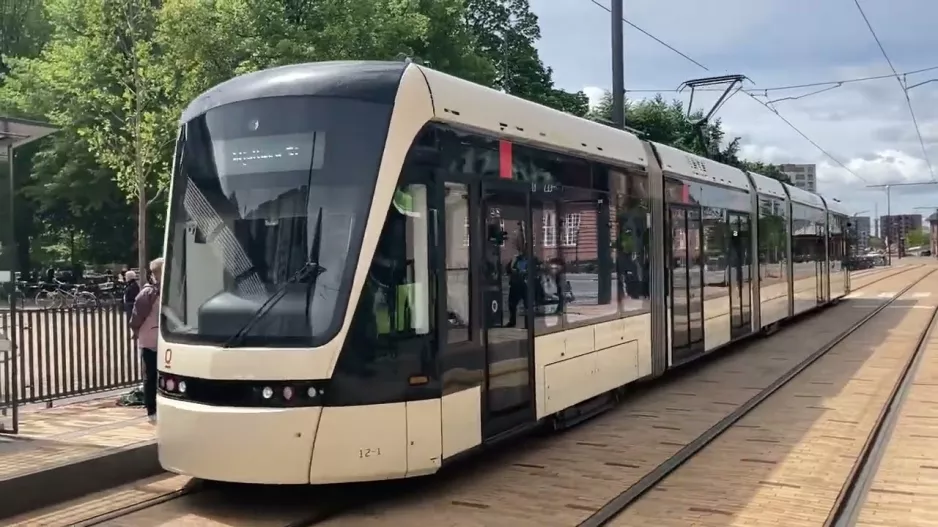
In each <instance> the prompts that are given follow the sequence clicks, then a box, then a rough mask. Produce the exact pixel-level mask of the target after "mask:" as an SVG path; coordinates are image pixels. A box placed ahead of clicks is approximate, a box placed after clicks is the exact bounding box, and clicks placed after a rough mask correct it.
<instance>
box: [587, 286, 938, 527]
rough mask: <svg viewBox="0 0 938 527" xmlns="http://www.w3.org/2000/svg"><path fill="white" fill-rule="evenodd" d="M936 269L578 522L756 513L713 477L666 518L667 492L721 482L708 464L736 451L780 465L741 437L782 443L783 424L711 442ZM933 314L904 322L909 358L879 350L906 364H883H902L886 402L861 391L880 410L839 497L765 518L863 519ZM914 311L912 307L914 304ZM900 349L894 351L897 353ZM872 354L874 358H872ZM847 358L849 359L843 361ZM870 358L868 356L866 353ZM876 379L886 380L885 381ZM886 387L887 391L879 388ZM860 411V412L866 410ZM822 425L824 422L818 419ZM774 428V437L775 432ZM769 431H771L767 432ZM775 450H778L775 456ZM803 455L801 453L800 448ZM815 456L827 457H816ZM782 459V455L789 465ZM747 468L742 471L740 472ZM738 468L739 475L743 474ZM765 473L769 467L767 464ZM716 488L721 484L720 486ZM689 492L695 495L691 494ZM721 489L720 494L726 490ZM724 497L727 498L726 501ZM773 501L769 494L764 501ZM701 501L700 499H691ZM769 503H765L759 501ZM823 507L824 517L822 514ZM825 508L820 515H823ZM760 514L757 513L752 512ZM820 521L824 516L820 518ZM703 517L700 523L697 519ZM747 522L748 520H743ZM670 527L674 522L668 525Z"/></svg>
mask: <svg viewBox="0 0 938 527" xmlns="http://www.w3.org/2000/svg"><path fill="white" fill-rule="evenodd" d="M935 272H936V270H932V271H930V272H928V273H927V274H925V275H924V276H921V277H919V278H918V279H917V280H915V281H914V282H913V283H912V284H909V285H908V286H907V287H905V288H904V289H903V290H902V291H900V292H899V293H897V294H896V295H894V296H893V297H891V298H890V299H888V300H887V301H886V302H884V303H882V304H881V305H879V306H878V307H877V308H876V309H874V310H873V311H872V312H870V313H868V314H866V315H865V316H864V317H863V318H862V319H861V320H860V321H858V322H857V323H855V324H853V325H852V326H851V327H850V328H848V329H847V330H846V331H844V332H843V333H842V334H840V335H838V336H837V337H835V338H834V339H833V340H832V341H831V342H829V343H828V344H827V345H825V346H823V347H822V348H821V349H819V350H817V351H815V352H813V353H812V354H811V355H810V356H808V357H806V358H805V359H804V360H803V361H802V362H800V363H799V364H798V365H797V366H795V367H794V368H792V369H791V370H789V371H788V372H786V374H785V375H783V376H782V377H780V378H779V379H778V380H777V381H776V382H774V383H773V384H772V385H770V386H768V387H766V388H765V389H764V390H762V391H761V392H760V393H758V394H756V395H755V396H753V397H752V398H751V399H749V400H748V401H747V402H746V403H744V404H743V405H741V406H740V407H739V408H737V410H735V411H734V412H732V413H731V414H730V415H728V416H727V417H726V418H724V419H723V420H721V421H720V422H719V423H717V424H715V425H714V426H713V427H712V428H710V429H709V430H707V431H706V432H705V433H704V434H702V435H701V436H699V437H698V438H697V439H695V440H694V441H693V442H691V443H689V444H688V445H686V446H685V447H684V448H682V449H681V450H680V451H678V452H677V453H675V454H674V455H673V456H671V457H669V458H668V459H666V460H665V461H664V462H663V463H661V464H660V465H658V467H656V468H655V470H653V471H651V472H649V473H648V474H647V475H646V476H645V477H643V478H642V479H640V480H639V481H638V482H636V483H635V484H634V485H632V486H631V487H629V488H628V489H626V490H625V491H623V492H622V493H620V494H619V495H618V496H616V497H615V498H613V499H612V500H609V501H608V502H607V503H606V504H605V505H604V506H603V507H601V508H600V509H599V510H598V511H596V512H595V513H594V514H592V515H590V516H589V517H588V518H587V519H585V520H584V521H582V522H580V523H579V524H578V527H600V526H606V525H611V526H625V525H635V524H641V523H644V522H647V521H649V520H650V519H651V518H655V519H658V520H665V521H674V523H673V524H674V525H678V524H681V525H684V524H687V522H688V521H691V519H692V518H693V520H696V521H698V522H699V525H731V524H732V525H735V524H737V523H736V522H735V521H734V520H738V521H743V522H746V521H753V520H754V518H753V517H749V516H745V517H741V516H739V515H738V514H739V511H736V510H733V509H734V506H736V507H738V508H739V509H743V508H744V507H745V506H744V505H740V503H741V502H744V501H746V500H744V499H742V498H741V497H737V498H734V499H730V498H727V497H726V493H723V492H722V485H721V483H719V482H716V483H714V485H713V487H711V489H708V490H707V491H703V492H698V493H694V494H693V495H688V496H686V497H685V499H683V500H682V505H683V506H684V507H683V510H681V511H680V513H678V514H674V515H673V516H674V517H670V518H669V517H668V516H669V514H668V511H671V512H673V511H674V510H679V508H678V507H675V500H674V499H672V498H671V497H670V496H668V497H663V496H666V495H667V494H668V493H673V492H674V491H675V490H677V491H678V492H680V490H683V489H685V488H687V484H686V482H689V481H693V480H696V481H699V477H700V476H702V475H703V474H704V473H707V474H709V475H710V477H711V478H714V479H715V480H720V479H721V476H723V474H721V473H720V471H719V469H717V470H711V469H713V468H714V465H715V464H716V463H721V464H728V463H731V460H730V459H728V454H729V453H730V452H732V453H733V454H735V456H734V457H737V458H739V456H742V457H741V458H739V459H737V460H733V461H736V462H737V463H740V462H742V463H741V464H745V462H751V463H763V464H766V465H769V464H771V465H776V464H778V463H779V461H777V460H776V459H775V458H777V457H778V454H777V451H778V450H779V448H777V447H776V448H774V449H773V447H769V446H766V447H762V448H761V449H757V450H759V452H760V454H759V455H758V457H757V456H753V457H751V458H747V457H746V456H747V455H748V454H749V453H750V452H752V451H753V450H752V449H751V448H750V449H747V448H746V446H744V445H743V444H742V443H743V442H744V441H760V442H765V443H766V444H773V445H774V444H778V443H782V442H784V441H783V440H778V439H775V437H774V435H778V430H769V429H767V428H764V427H762V428H764V430H763V431H764V432H765V433H764V434H762V435H760V436H759V437H754V435H755V433H754V432H749V433H746V432H745V431H741V432H740V433H738V434H737V435H736V437H733V438H731V439H727V440H726V444H724V445H722V448H719V449H718V450H717V449H716V447H715V446H714V443H715V442H717V440H718V439H720V438H721V436H723V434H725V433H727V432H729V431H730V430H731V429H733V428H734V427H739V428H740V429H742V428H744V427H745V428H749V429H759V428H760V426H759V425H758V424H757V423H758V422H759V418H755V419H753V420H752V421H750V424H746V425H743V424H742V421H743V420H744V419H746V418H747V417H749V416H751V415H752V414H753V413H755V412H756V411H757V410H759V409H760V407H761V406H762V405H763V404H764V403H766V402H767V401H769V400H770V398H772V397H774V396H776V395H777V394H778V393H779V392H780V391H781V390H782V389H783V388H785V387H786V385H788V384H789V383H790V382H791V381H793V380H794V379H795V378H796V377H798V376H799V375H802V374H803V373H805V372H806V370H808V369H809V368H811V367H812V366H814V365H815V364H816V363H817V362H818V361H820V360H821V359H824V358H825V357H826V356H828V354H830V353H831V352H832V351H833V350H837V349H840V350H843V351H842V353H843V354H842V355H839V356H838V358H840V357H847V356H848V354H849V350H845V349H844V347H845V346H846V345H847V344H848V342H847V341H848V339H850V338H851V337H853V336H854V335H855V334H857V333H858V332H859V331H861V330H866V329H869V327H870V324H871V322H872V321H874V320H876V317H877V316H881V314H882V313H883V312H884V310H886V309H887V308H889V307H890V306H892V305H893V304H894V303H895V302H896V301H898V300H899V299H900V298H902V297H904V296H905V295H906V294H907V293H909V292H910V291H912V290H913V289H915V288H916V287H917V286H919V285H920V284H922V283H923V282H925V281H926V280H929V279H931V282H932V287H931V289H935V285H938V280H935V278H936V277H938V275H935ZM927 308H928V312H927V313H925V314H916V315H917V316H915V317H911V316H910V318H914V319H915V320H913V321H911V322H909V321H906V322H905V324H906V325H907V326H910V327H912V328H913V329H911V330H909V329H906V327H903V328H902V329H901V331H902V332H903V333H907V332H909V331H915V332H916V333H917V335H916V337H915V339H914V343H913V345H912V346H907V347H903V350H905V352H906V353H905V355H907V356H905V357H901V359H899V358H898V357H895V356H886V352H885V351H880V352H879V353H880V354H881V355H884V357H881V363H882V364H884V365H885V364H886V363H887V360H885V359H894V360H891V361H888V362H893V363H894V362H901V367H899V368H895V367H891V368H889V367H886V366H881V369H883V370H889V371H884V372H883V374H882V375H883V377H888V376H889V373H891V372H892V370H896V369H898V370H899V371H898V372H897V373H896V379H895V381H894V382H893V383H891V384H890V387H891V388H890V390H889V394H888V395H887V396H886V397H885V401H884V402H882V403H880V404H878V405H876V404H875V403H874V402H872V400H873V399H875V397H873V394H863V395H869V396H870V397H869V399H870V400H871V402H870V403H869V404H870V405H875V407H876V408H878V409H879V412H878V415H877V416H876V418H875V421H874V422H873V423H871V425H870V430H869V432H868V433H867V434H863V436H864V437H862V439H864V443H863V446H862V447H861V449H860V450H859V452H858V453H857V454H856V455H855V461H854V462H853V463H852V464H851V468H850V470H849V473H848V474H847V475H846V477H845V478H844V480H843V481H844V483H843V485H842V486H840V491H839V493H838V494H837V495H836V498H832V499H830V500H826V501H825V499H824V498H825V497H824V496H823V493H818V494H819V495H818V494H815V495H813V496H810V498H814V500H811V499H803V500H802V505H803V506H804V508H805V509H804V510H798V509H796V508H795V504H796V503H797V501H795V500H794V499H792V497H788V499H787V500H783V501H786V502H787V503H790V504H791V505H792V510H790V511H787V512H783V513H781V514H780V512H781V511H774V512H771V513H768V514H763V516H764V518H763V519H765V520H766V521H768V522H772V521H778V517H782V518H785V521H786V523H787V524H790V525H818V524H823V525H824V526H825V527H846V526H849V525H854V524H855V523H856V518H857V517H858V515H859V513H860V511H861V509H862V506H863V503H864V497H865V494H866V492H867V491H868V490H869V486H870V484H871V482H872V479H873V477H874V476H875V474H876V468H877V466H878V461H879V459H880V458H881V456H882V453H883V451H884V450H885V447H886V446H887V445H888V442H889V438H890V435H891V432H892V430H893V429H894V426H895V421H896V419H897V417H898V413H899V411H900V409H901V405H902V402H903V400H904V397H905V394H906V393H907V391H908V389H909V386H910V385H911V382H912V379H913V378H914V376H915V372H916V369H917V366H918V364H919V362H920V361H921V358H922V354H923V350H924V349H925V344H926V342H927V340H928V338H929V337H930V335H931V333H932V331H933V329H934V326H935V322H936V319H938V306H927ZM909 311H912V310H911V309H910V310H909ZM903 350H900V351H899V352H898V354H899V355H901V354H902V351H903ZM896 354H897V353H893V355H896ZM871 358H872V357H871ZM845 360H846V359H845ZM863 360H869V359H863ZM852 380H854V381H857V380H862V381H869V382H870V383H874V382H876V381H875V380H873V379H857V378H853V379H852ZM811 384H832V383H823V382H818V381H814V382H812V383H811ZM877 384H882V383H881V382H879V383H877ZM869 391H873V392H877V390H875V389H870V390H869ZM880 391H882V390H880ZM791 396H792V397H795V398H797V397H812V395H810V394H792V395H791ZM809 408H817V409H823V410H825V411H833V410H835V408H827V407H822V406H815V407H812V406H809ZM770 411H776V412H777V411H781V410H780V408H778V407H776V408H773V409H771V410H765V412H766V413H768V412H770ZM861 413H862V412H861ZM832 421H835V422H837V423H845V424H848V425H850V426H854V425H856V427H857V428H862V426H861V421H862V419H857V420H856V421H848V420H845V419H834V420H832ZM818 426H820V425H818ZM773 434H774V435H773ZM847 435H849V434H844V435H840V436H834V435H827V436H823V437H827V438H829V439H833V440H838V441H842V442H852V440H853V438H852V437H845V436H847ZM770 436H771V437H770ZM708 449H714V450H713V451H712V452H711V455H710V457H709V458H708V459H706V460H704V459H700V463H699V464H698V466H696V467H694V468H693V469H691V468H686V467H689V466H690V464H691V463H693V462H696V461H697V460H698V459H699V456H700V455H702V453H704V452H707V450H708ZM847 450H848V449H847V448H845V449H844V450H842V452H847ZM773 454H774V455H773ZM802 455H804V452H802ZM840 457H845V458H846V457H849V458H853V457H854V455H853V454H848V453H842V454H840ZM817 461H822V459H817ZM784 462H785V461H783V463H784ZM801 462H803V461H801ZM682 470H683V471H685V474H684V478H683V479H680V480H678V481H676V482H674V483H673V486H672V485H668V486H667V487H666V486H665V485H664V483H665V482H666V480H667V479H668V478H670V477H672V476H674V475H675V474H676V473H679V472H680V471H682ZM735 470H738V469H729V470H724V471H723V472H725V473H726V474H727V475H728V474H729V473H730V472H734V471H735ZM742 471H744V470H738V472H742ZM738 472H737V474H738ZM765 472H769V471H768V470H766V471H765ZM774 473H775V474H779V473H781V474H784V473H785V467H781V468H775V469H774ZM768 479H769V478H766V480H762V481H759V483H760V484H765V485H773V486H776V487H785V488H788V489H801V486H800V485H797V484H795V481H800V479H810V477H808V478H804V477H802V478H798V477H794V476H793V477H792V478H791V479H787V480H784V481H767V480H768ZM734 483H738V484H740V485H741V486H745V485H746V483H747V482H746V480H745V478H739V479H738V480H736V481H735V482H734ZM718 489H719V490H718ZM656 490H657V491H661V492H659V493H652V492H651V491H656ZM751 493H752V494H757V491H755V490H753V491H752V492H751ZM793 493H795V494H799V492H798V491H793ZM689 494H690V493H689ZM721 494H722V495H721ZM800 495H801V497H803V498H809V496H805V491H801V492H800ZM646 496H648V497H649V498H648V499H650V500H651V502H649V503H648V504H647V505H646V506H645V507H641V505H642V503H643V501H642V500H643V499H644V498H645V497H646ZM721 498H722V499H721ZM763 501H768V500H763ZM724 503H727V504H730V503H731V504H732V505H731V506H724ZM694 504H696V505H694ZM759 505H762V506H765V504H764V503H762V504H759ZM759 505H753V504H751V503H750V504H749V506H752V507H758V506H759ZM632 507H635V508H638V509H639V510H638V511H636V512H635V513H634V514H631V515H628V516H626V513H628V512H630V509H631V508H632ZM825 511H826V519H825V515H824V514H823V512H825ZM819 513H820V514H819ZM753 514H756V515H758V513H753ZM817 520H821V521H817ZM697 524H698V523H695V525H697ZM744 524H747V525H748V523H744ZM666 525H672V523H666Z"/></svg>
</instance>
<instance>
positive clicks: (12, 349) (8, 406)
mask: <svg viewBox="0 0 938 527" xmlns="http://www.w3.org/2000/svg"><path fill="white" fill-rule="evenodd" d="M9 299H10V318H9V321H8V322H7V324H5V328H0V329H3V331H0V357H2V360H3V362H4V363H5V364H4V368H3V371H4V373H6V379H3V381H4V382H3V387H4V392H5V393H2V394H0V397H2V401H3V402H4V403H5V404H4V409H3V414H4V415H6V414H7V411H8V410H9V413H10V419H11V420H12V423H11V426H12V430H10V431H9V433H12V434H17V433H19V395H18V393H17V392H18V386H17V366H18V364H17V362H18V361H17V360H16V306H15V305H14V303H15V302H16V296H15V294H13V295H10V296H9ZM4 428H5V427H4V426H3V423H0V432H6V430H4Z"/></svg>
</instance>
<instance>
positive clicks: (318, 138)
mask: <svg viewBox="0 0 938 527" xmlns="http://www.w3.org/2000/svg"><path fill="white" fill-rule="evenodd" d="M389 117H390V108H389V107H388V106H386V105H381V104H377V103H371V102H365V101H358V100H349V99H331V98H317V97H278V98H268V99H258V100H251V101H245V102H239V103H234V104H229V105H225V106H222V107H219V108H215V109H212V110H210V111H208V112H207V113H206V114H204V115H201V116H199V117H197V118H195V119H193V120H192V121H190V122H188V123H186V124H185V125H184V126H183V128H182V130H181V132H180V138H179V142H178V145H177V151H176V167H175V170H174V173H173V185H172V188H173V190H172V204H171V206H170V214H169V218H168V219H167V223H168V225H169V243H168V245H167V247H166V266H165V270H164V281H165V286H164V288H163V291H164V292H163V309H162V312H161V313H162V328H163V335H164V338H167V339H168V340H171V341H192V342H201V343H215V344H223V343H231V342H234V341H236V342H237V345H238V346H273V345H277V346H316V345H320V344H323V343H325V342H327V341H328V340H330V339H331V338H332V337H333V336H334V335H335V334H336V333H337V332H338V329H339V327H341V324H342V318H343V315H344V313H345V308H346V306H347V304H348V298H349V292H350V289H351V282H352V274H353V273H354V268H355V266H356V264H357V262H358V253H359V249H360V247H361V240H362V237H363V232H364V227H365V222H366V220H367V217H368V209H369V205H370V203H371V199H370V198H371V196H372V194H373V193H374V188H375V181H376V179H377V174H378V165H379V162H380V157H381V152H382V151H383V147H384V141H385V137H386V130H387V125H388V119H389ZM317 233H319V235H318V236H317ZM316 238H318V240H317V239H316ZM313 252H316V253H318V254H315V255H314V254H312V253H313ZM311 258H315V259H316V263H317V267H318V274H316V277H315V279H312V276H310V277H309V278H301V279H297V278H296V277H297V273H298V271H299V270H301V269H303V268H304V266H306V265H308V264H309V262H310V259H311ZM301 274H302V273H301ZM304 276H305V275H304ZM272 297H274V298H272ZM262 306H263V309H261V308H262ZM259 310H261V311H264V316H263V317H262V318H259V319H258V320H253V321H252V319H253V318H256V317H257V315H258V314H259V313H258V311H259ZM245 327H248V328H249V329H247V330H244V328H245ZM239 330H242V331H243V332H244V334H242V335H239V336H238V338H237V339H232V337H233V336H234V335H235V334H236V333H238V332H239Z"/></svg>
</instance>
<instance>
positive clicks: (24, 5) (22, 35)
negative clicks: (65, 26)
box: [0, 0, 51, 79]
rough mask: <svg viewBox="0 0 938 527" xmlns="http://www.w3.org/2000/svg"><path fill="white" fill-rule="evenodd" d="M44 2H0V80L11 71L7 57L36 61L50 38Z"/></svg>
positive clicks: (33, 0)
mask: <svg viewBox="0 0 938 527" xmlns="http://www.w3.org/2000/svg"><path fill="white" fill-rule="evenodd" d="M50 29H51V28H50V26H49V23H48V21H47V20H46V18H45V17H44V16H43V13H42V0H13V1H9V0H7V1H3V2H0V79H2V78H3V77H4V76H5V75H6V74H7V72H8V71H9V66H8V65H7V61H6V58H7V57H33V56H36V55H38V54H39V51H40V50H41V49H42V46H43V45H44V44H45V43H46V41H47V40H48V38H49V32H50Z"/></svg>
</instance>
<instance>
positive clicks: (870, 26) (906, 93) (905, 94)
mask: <svg viewBox="0 0 938 527" xmlns="http://www.w3.org/2000/svg"><path fill="white" fill-rule="evenodd" d="M853 3H854V4H855V5H856V6H857V10H858V11H859V12H860V16H861V17H863V22H865V23H866V28H867V29H869V30H870V34H871V35H873V40H875V41H876V45H877V46H879V51H880V52H881V53H882V54H883V58H884V59H886V64H889V69H891V70H892V74H893V76H894V77H895V78H896V82H898V83H899V88H901V89H902V96H903V97H905V104H906V106H908V107H909V115H911V116H912V124H913V125H914V126H915V134H916V135H918V143H919V145H920V146H921V147H922V156H923V157H924V158H925V164H927V165H928V172H929V173H930V174H931V179H932V181H935V169H934V168H933V167H932V164H931V159H929V158H928V150H927V149H926V148H925V140H924V139H922V130H921V129H920V128H919V126H918V119H917V118H916V117H915V110H914V109H913V108H912V99H911V98H909V90H908V88H906V85H905V83H903V82H902V76H901V75H900V74H899V72H897V71H896V67H895V66H893V64H892V60H890V59H889V54H888V53H886V48H884V47H883V43H882V42H880V40H879V36H878V35H877V34H876V31H875V30H874V29H873V24H871V23H870V19H869V18H867V16H866V13H865V12H864V11H863V6H861V5H860V0H853Z"/></svg>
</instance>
